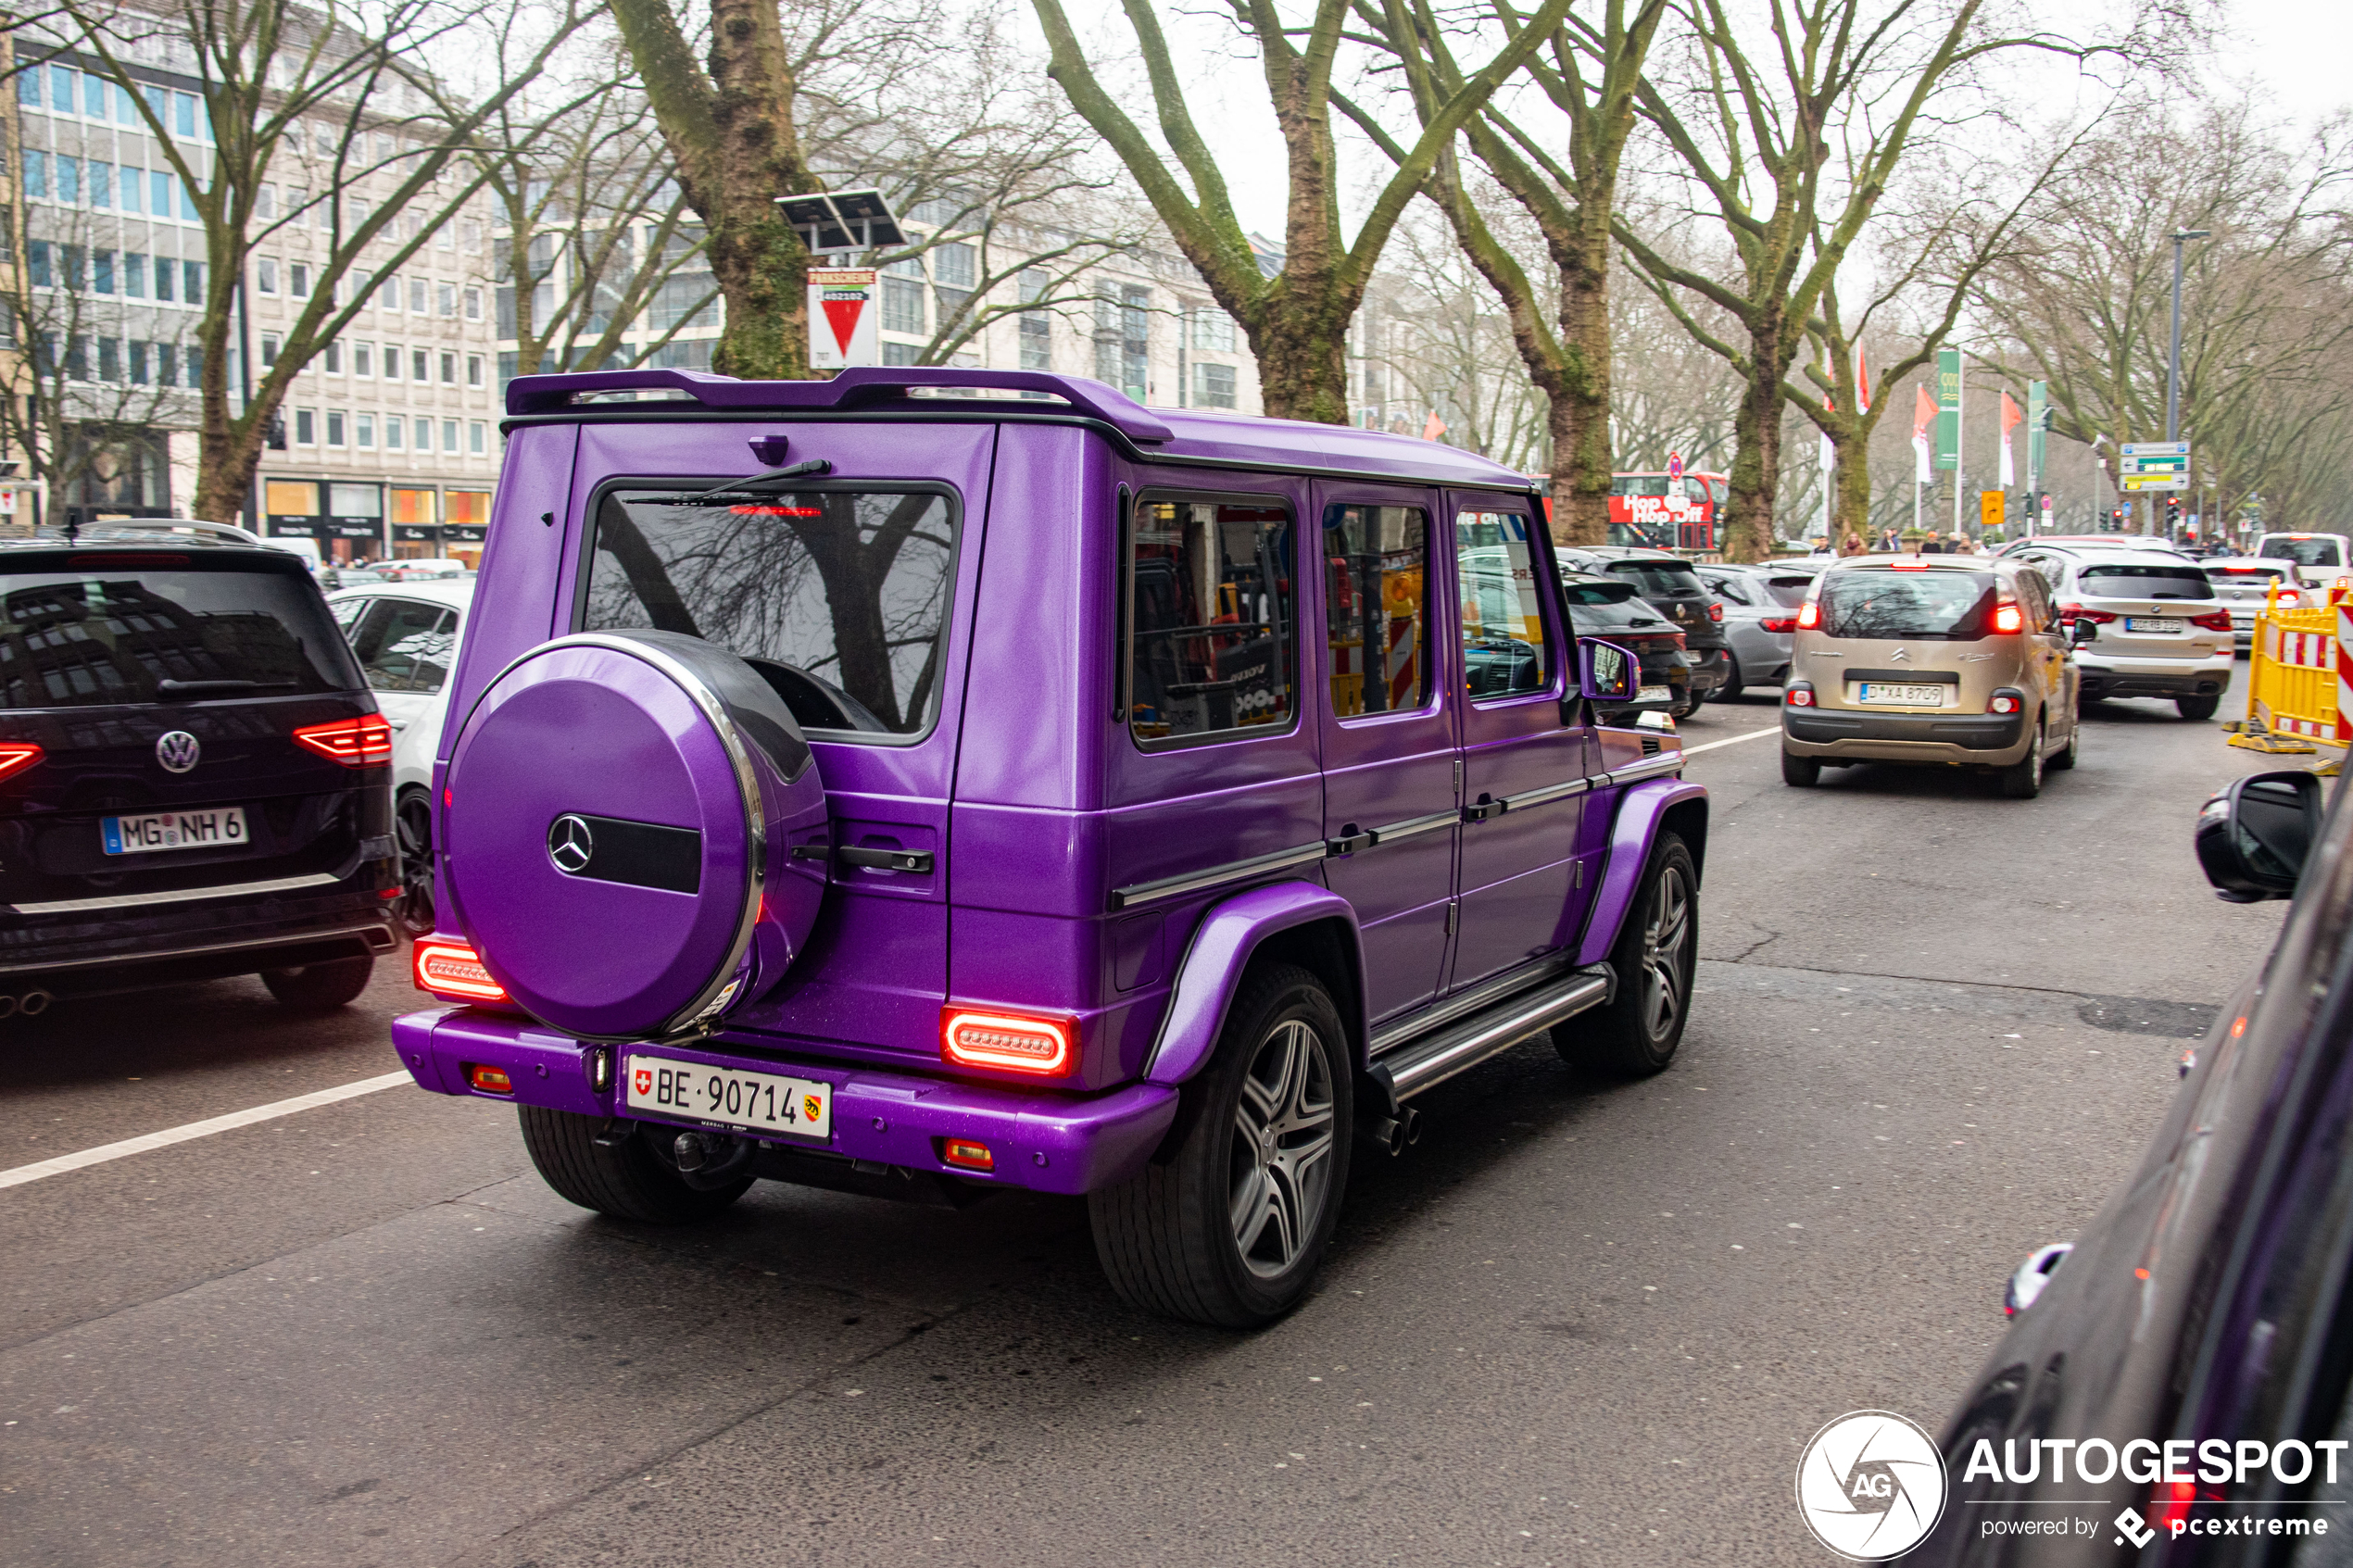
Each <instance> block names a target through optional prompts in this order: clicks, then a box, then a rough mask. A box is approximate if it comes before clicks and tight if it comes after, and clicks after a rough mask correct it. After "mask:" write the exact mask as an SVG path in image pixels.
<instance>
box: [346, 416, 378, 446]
mask: <svg viewBox="0 0 2353 1568" xmlns="http://www.w3.org/2000/svg"><path fill="white" fill-rule="evenodd" d="M351 438H352V445H355V446H358V447H359V449H360V450H361V451H364V452H372V451H374V450H375V449H376V416H375V415H373V414H355V415H353V416H352V420H351Z"/></svg>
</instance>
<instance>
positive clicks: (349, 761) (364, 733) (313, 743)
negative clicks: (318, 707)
mask: <svg viewBox="0 0 2353 1568" xmlns="http://www.w3.org/2000/svg"><path fill="white" fill-rule="evenodd" d="M294 738H295V744H296V746H303V747H306V748H308V750H311V751H315V752H317V753H318V754H319V755H320V756H321V757H324V758H328V759H332V760H333V761H336V762H340V763H342V764H343V765H344V766H345V767H346V768H381V767H383V766H384V764H385V763H387V762H389V761H391V760H392V725H391V723H390V722H389V721H387V720H386V719H385V718H384V715H383V714H381V713H363V714H361V715H360V716H359V718H357V719H335V720H332V721H329V722H327V723H324V724H305V725H304V726H303V727H302V728H301V729H298V730H296V732H295V733H294Z"/></svg>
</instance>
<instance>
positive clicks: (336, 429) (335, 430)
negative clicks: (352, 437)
mask: <svg viewBox="0 0 2353 1568" xmlns="http://www.w3.org/2000/svg"><path fill="white" fill-rule="evenodd" d="M343 426H344V416H343V415H342V414H341V413H338V412H336V411H335V410H333V409H329V410H328V412H327V445H330V446H340V445H343Z"/></svg>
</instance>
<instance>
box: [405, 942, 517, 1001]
mask: <svg viewBox="0 0 2353 1568" xmlns="http://www.w3.org/2000/svg"><path fill="white" fill-rule="evenodd" d="M416 962H417V989H418V990H420V991H431V992H432V993H433V994H434V996H436V997H447V998H448V999H450V1000H452V1001H459V1002H503V1001H505V1000H507V999H508V997H507V988H506V987H505V986H503V985H499V984H498V982H497V981H496V980H493V979H492V978H490V971H489V970H488V969H487V968H485V967H484V964H483V961H482V960H481V958H480V957H479V956H477V955H476V954H475V952H474V950H473V948H472V947H471V946H469V945H468V944H467V943H464V942H461V941H459V939H458V938H456V937H454V936H428V937H427V938H425V939H424V940H423V941H422V942H420V943H418V944H417V960H416Z"/></svg>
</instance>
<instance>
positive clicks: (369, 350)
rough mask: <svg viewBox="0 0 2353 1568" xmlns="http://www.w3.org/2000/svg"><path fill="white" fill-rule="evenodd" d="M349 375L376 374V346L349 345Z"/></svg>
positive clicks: (364, 344)
mask: <svg viewBox="0 0 2353 1568" xmlns="http://www.w3.org/2000/svg"><path fill="white" fill-rule="evenodd" d="M351 373H352V374H353V375H355V376H372V375H374V374H375V373H376V345H374V344H372V343H355V344H353V345H351Z"/></svg>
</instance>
